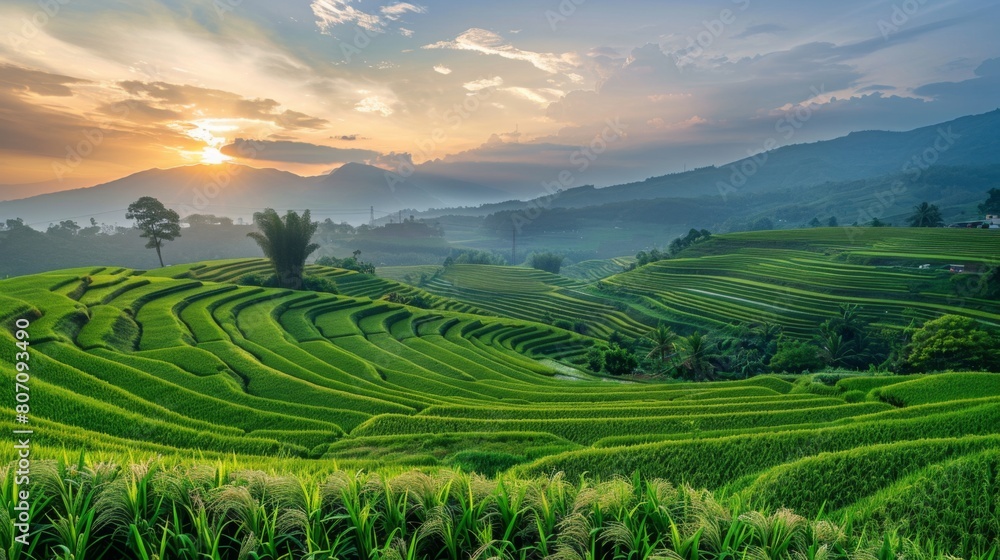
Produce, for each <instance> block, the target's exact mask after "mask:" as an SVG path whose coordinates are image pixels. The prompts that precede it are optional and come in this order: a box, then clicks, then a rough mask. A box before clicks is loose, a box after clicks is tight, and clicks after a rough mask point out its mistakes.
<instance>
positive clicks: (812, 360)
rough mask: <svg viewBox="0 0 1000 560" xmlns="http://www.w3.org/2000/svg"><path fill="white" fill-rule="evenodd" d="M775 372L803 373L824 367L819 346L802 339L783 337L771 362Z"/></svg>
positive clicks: (772, 369)
mask: <svg viewBox="0 0 1000 560" xmlns="http://www.w3.org/2000/svg"><path fill="white" fill-rule="evenodd" d="M769 365H770V367H771V371H774V372H775V373H781V372H787V373H803V372H806V371H816V370H818V369H822V368H823V360H822V359H821V358H820V356H819V351H818V350H817V348H816V347H815V346H813V345H811V344H809V343H807V342H803V341H801V340H791V339H783V340H782V341H781V342H779V343H778V351H777V352H776V353H775V354H774V356H772V357H771V361H770V362H769Z"/></svg>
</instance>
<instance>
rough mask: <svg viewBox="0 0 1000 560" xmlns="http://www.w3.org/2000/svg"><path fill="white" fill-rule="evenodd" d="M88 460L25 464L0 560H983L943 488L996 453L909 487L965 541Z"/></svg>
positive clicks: (837, 518)
mask: <svg viewBox="0 0 1000 560" xmlns="http://www.w3.org/2000/svg"><path fill="white" fill-rule="evenodd" d="M101 459H102V460H100V461H94V460H92V459H90V458H89V457H87V456H85V455H80V456H78V457H68V456H65V455H63V456H61V458H59V459H57V460H51V459H50V460H44V461H38V462H37V463H36V464H35V466H34V467H33V473H34V475H33V486H32V492H33V494H34V495H35V496H36V497H35V498H34V500H33V503H32V517H33V521H34V525H33V534H32V535H33V536H32V539H31V542H30V544H29V546H27V547H23V546H22V545H20V544H17V543H14V541H13V535H12V533H11V524H10V522H8V521H7V520H4V522H0V546H2V550H0V556H2V557H5V558H9V559H11V560H19V559H28V558H67V559H68V558H76V559H83V558H93V559H105V558H107V559H119V558H137V559H152V558H161V559H167V558H191V559H195V558H199V559H219V560H221V559H228V558H233V559H236V558H253V559H293V558H295V559H298V558H310V559H325V558H378V559H389V558H432V559H448V560H458V559H459V558H470V557H471V558H566V559H569V558H593V559H598V558H609V559H611V558H622V559H632V558H635V559H651V558H671V559H674V558H683V559H692V560H693V559H701V558H703V559H723V558H810V559H813V558H879V559H886V560H888V559H894V558H903V557H907V558H943V557H947V556H953V555H963V556H965V557H969V558H984V559H987V558H988V559H992V558H996V555H997V552H998V546H997V544H996V540H995V539H996V536H997V532H996V530H997V527H996V518H995V517H993V518H991V517H990V515H991V510H990V505H989V504H988V503H986V504H981V503H978V502H977V501H976V499H975V498H976V496H973V494H975V493H976V492H974V491H973V492H968V491H967V492H965V494H967V495H964V496H957V495H953V494H949V495H947V496H942V495H941V493H942V492H947V490H948V488H950V487H951V485H953V484H954V483H959V484H960V485H961V487H962V488H967V487H969V485H968V484H965V483H967V482H969V481H966V480H964V478H968V477H972V478H977V479H978V480H979V481H980V482H982V477H983V475H984V472H987V473H988V472H989V470H990V469H993V473H994V474H993V476H994V479H993V488H994V489H995V488H996V486H995V485H996V479H995V476H996V475H995V472H996V468H997V466H998V465H1000V451H997V450H995V449H994V450H993V451H992V452H987V453H984V454H980V455H977V456H974V457H973V458H971V459H966V460H963V461H959V462H956V464H955V465H948V466H945V467H941V470H940V472H935V473H934V476H935V477H936V479H937V480H939V481H940V482H939V483H937V484H935V483H934V482H933V481H931V480H930V479H928V478H920V477H911V479H910V480H908V484H909V485H910V486H912V487H915V488H917V489H918V491H919V492H920V493H921V494H920V495H921V498H922V502H921V505H922V506H923V507H933V506H934V505H937V504H936V502H935V500H940V499H941V498H942V497H946V498H962V499H963V500H964V502H963V503H961V504H958V507H956V508H953V509H952V510H951V511H948V510H947V508H943V509H942V511H941V513H940V514H939V517H940V518H942V519H944V518H948V520H949V521H950V522H952V525H951V526H952V527H954V528H956V529H961V528H962V527H964V526H967V525H979V526H981V527H986V529H977V530H978V531H979V532H981V533H984V534H986V535H987V538H982V539H978V540H977V539H971V540H970V539H968V538H967V537H966V538H957V539H953V538H952V537H953V535H952V534H951V533H948V534H941V533H937V532H935V530H934V529H935V527H934V523H935V522H936V521H940V520H935V519H929V518H928V517H927V515H926V512H923V515H921V512H918V511H917V508H916V507H915V506H914V504H912V503H910V501H909V500H907V496H905V495H903V494H901V493H900V492H894V493H893V492H890V493H887V495H886V496H884V497H882V498H881V499H880V500H877V501H872V502H871V503H866V504H865V505H864V507H862V508H859V509H856V510H846V511H842V512H838V513H834V514H830V515H826V514H822V513H820V514H817V515H815V516H813V517H811V518H806V517H803V516H801V515H798V514H796V513H795V512H793V511H792V510H789V509H784V508H770V509H753V508H752V507H751V505H750V504H751V500H748V499H746V498H745V497H743V496H741V495H739V494H736V495H733V496H730V497H728V498H726V499H721V498H719V497H717V496H714V495H713V494H712V493H711V492H708V491H704V490H697V489H694V488H692V487H690V486H675V485H673V484H671V483H669V482H667V481H665V480H662V479H645V478H642V477H640V476H639V475H634V476H632V477H631V478H623V477H616V478H612V479H609V480H603V481H602V480H594V479H589V478H586V477H582V478H580V479H579V480H577V481H570V480H567V479H566V478H565V477H564V476H563V475H562V474H561V473H556V474H553V475H551V476H544V477H533V478H517V477H514V476H501V477H498V478H487V477H483V476H480V475H477V474H466V473H462V472H455V471H447V470H437V471H431V472H422V471H416V470H412V471H399V470H397V471H386V472H371V471H363V470H362V471H344V470H333V471H327V472H312V473H306V472H303V473H299V474H297V475H289V474H275V472H274V471H264V470H253V469H252V468H250V466H249V465H244V464H242V463H241V462H240V461H238V460H235V459H228V460H217V461H215V462H203V463H198V462H191V461H185V460H179V459H171V458H162V457H160V458H150V459H145V460H139V459H137V458H135V457H127V456H124V457H122V459H123V461H122V462H116V461H109V460H107V459H108V456H107V455H102V456H101ZM958 463H961V464H958ZM285 472H286V473H287V471H285ZM987 476H988V475H987ZM963 477H964V478H963ZM0 482H2V485H0V499H2V500H3V502H4V503H5V504H11V503H12V501H13V496H14V493H15V492H16V491H18V490H19V488H18V487H17V486H16V484H15V483H14V476H13V469H11V468H10V467H5V468H3V469H2V470H0ZM971 507H981V508H983V509H982V510H981V511H971V510H970V508H971ZM993 508H994V509H993V510H992V514H994V515H995V513H996V509H995V505H994V506H993ZM897 510H899V511H897ZM904 510H905V513H908V514H909V515H908V516H907V524H908V525H907V526H906V527H905V528H906V529H907V533H906V534H907V537H905V538H904V537H901V536H900V533H899V532H897V529H898V528H899V527H896V526H894V525H892V524H891V523H889V524H886V523H884V519H885V517H886V516H892V517H895V516H897V515H898V514H899V513H903V512H904ZM6 511H8V510H6V509H5V512H6ZM969 514H978V515H971V516H970V515H969ZM962 516H965V518H964V519H965V521H964V522H962V521H961V520H960V519H959V518H961V517H962ZM991 523H992V524H993V525H992V526H991V525H990V524H991ZM989 531H993V533H992V539H993V541H992V543H991V542H990V539H989V537H988V535H989Z"/></svg>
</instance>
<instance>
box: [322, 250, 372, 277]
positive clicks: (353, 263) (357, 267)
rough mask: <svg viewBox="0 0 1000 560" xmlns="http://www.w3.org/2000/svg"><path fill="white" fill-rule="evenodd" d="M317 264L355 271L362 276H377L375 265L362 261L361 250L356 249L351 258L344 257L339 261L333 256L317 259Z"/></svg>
mask: <svg viewBox="0 0 1000 560" xmlns="http://www.w3.org/2000/svg"><path fill="white" fill-rule="evenodd" d="M316 264H318V265H321V266H332V267H334V268H344V269H347V270H354V271H357V272H360V273H361V274H375V265H374V264H373V263H370V262H365V261H363V260H361V251H360V250H359V249H355V250H354V252H353V253H351V256H350V257H344V258H342V259H338V258H337V257H334V256H333V255H328V256H325V257H320V258H318V259H316Z"/></svg>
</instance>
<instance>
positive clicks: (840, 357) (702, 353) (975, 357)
mask: <svg viewBox="0 0 1000 560" xmlns="http://www.w3.org/2000/svg"><path fill="white" fill-rule="evenodd" d="M861 311H862V310H861V308H860V307H858V306H857V305H853V304H851V305H844V306H842V307H841V308H840V312H839V313H838V315H837V316H836V317H834V318H831V319H829V320H827V321H825V322H824V323H823V324H822V325H820V327H819V329H817V333H816V335H815V336H814V337H813V338H812V339H796V338H792V337H789V336H787V335H785V334H784V333H783V332H782V329H781V327H779V326H777V325H774V324H771V323H767V322H764V323H758V324H745V323H736V324H732V325H729V326H727V327H725V328H723V329H720V330H718V331H716V332H713V333H711V334H707V335H706V334H702V333H699V332H694V333H693V334H691V335H689V336H681V335H679V334H678V333H676V332H674V331H673V330H672V329H671V328H670V327H669V326H667V325H663V324H661V325H659V326H658V327H657V328H655V329H653V330H651V331H650V332H649V333H648V334H647V335H646V336H645V337H643V338H641V339H629V338H628V337H625V336H623V335H621V334H620V333H614V334H612V336H611V337H609V339H608V341H607V344H605V345H601V346H597V347H594V348H592V349H591V350H590V351H589V352H588V354H587V362H588V367H590V369H591V370H593V371H595V372H600V371H603V372H605V373H608V374H611V375H630V374H634V373H644V374H653V375H667V376H671V377H675V378H679V379H684V380H689V381H708V380H713V379H718V378H720V377H729V378H732V377H735V376H739V377H750V376H754V375H759V374H763V373H807V372H817V371H822V370H824V369H836V370H859V371H863V370H868V371H887V372H895V373H929V372H935V371H991V370H995V369H996V367H997V364H998V363H1000V333H998V332H997V331H996V330H995V329H991V328H988V327H987V326H985V325H984V324H982V323H979V322H978V321H976V320H974V319H971V318H968V317H963V316H959V315H944V316H942V317H939V318H937V319H933V320H930V321H927V322H926V323H924V324H923V325H920V326H917V325H916V324H915V323H912V324H911V325H910V326H909V327H907V328H905V329H902V330H900V329H890V328H884V329H879V328H874V327H871V326H869V325H867V323H866V321H865V320H864V319H863V318H862V316H861Z"/></svg>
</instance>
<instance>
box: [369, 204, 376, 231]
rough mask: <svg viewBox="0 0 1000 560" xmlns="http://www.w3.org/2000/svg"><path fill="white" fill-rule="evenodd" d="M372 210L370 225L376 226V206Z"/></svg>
mask: <svg viewBox="0 0 1000 560" xmlns="http://www.w3.org/2000/svg"><path fill="white" fill-rule="evenodd" d="M370 210H371V218H369V220H368V226H369V227H375V207H374V206H372V207H371V209H370Z"/></svg>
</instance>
